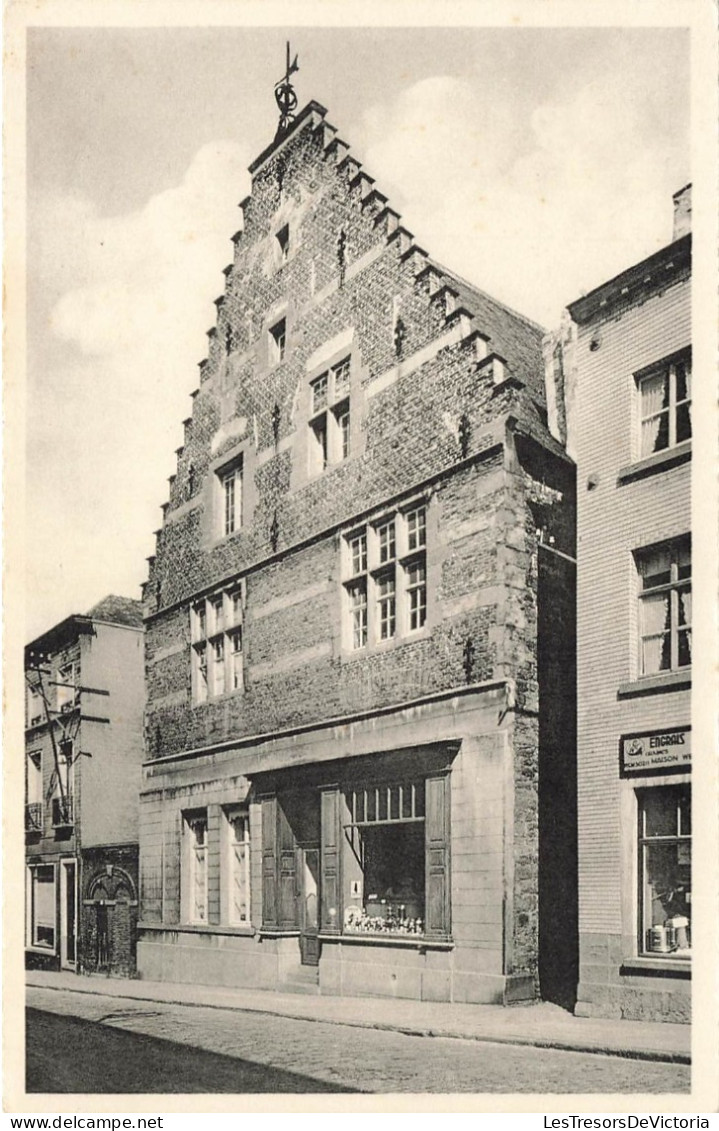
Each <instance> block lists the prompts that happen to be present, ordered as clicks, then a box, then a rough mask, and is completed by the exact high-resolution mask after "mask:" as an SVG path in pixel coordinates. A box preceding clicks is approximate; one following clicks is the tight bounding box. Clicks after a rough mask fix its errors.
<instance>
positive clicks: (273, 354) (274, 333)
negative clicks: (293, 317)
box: [269, 318, 287, 365]
mask: <svg viewBox="0 0 719 1131" xmlns="http://www.w3.org/2000/svg"><path fill="white" fill-rule="evenodd" d="M269 334H270V363H271V364H273V365H277V363H278V362H280V361H284V358H285V353H286V349H287V322H286V319H284V318H281V319H280V321H279V322H276V323H275V325H274V326H271V327H270V331H269Z"/></svg>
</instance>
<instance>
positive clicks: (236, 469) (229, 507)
mask: <svg viewBox="0 0 719 1131" xmlns="http://www.w3.org/2000/svg"><path fill="white" fill-rule="evenodd" d="M217 480H218V486H219V495H220V500H219V502H220V505H219V507H218V512H219V518H220V522H219V534H220V537H226V536H227V535H228V534H234V532H235V531H236V530H239V529H240V527H241V526H242V460H236V461H235V462H234V463H232V464H231V465H230V466H229V467H224V468H222V469H221V470H220V471H218V472H217Z"/></svg>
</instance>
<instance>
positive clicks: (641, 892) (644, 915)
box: [635, 781, 693, 962]
mask: <svg viewBox="0 0 719 1131" xmlns="http://www.w3.org/2000/svg"><path fill="white" fill-rule="evenodd" d="M635 792H636V816H637V822H636V848H635V853H636V861H637V955H638V957H640V958H651V959H658V960H660V961H661V960H669V961H672V962H678V961H685V962H686V961H690V960H691V944H690V945H689V947H688V948H687V949H683V950H681V951H678V950H676V949H675V950H671V949H669V950H661V951H660V950H657V949H652V948H651V947H650V945H649V934H650V931H651V929H652V927H653V926H654V925H653V924H650V923H649V920H650V919H651V918H652V916H651V913H650V908H649V906H648V905H649V902H650V901H649V896H648V878H647V858H648V850H649V849H651V847H652V846H658V845H662V846H665V847H673V846H676V847H677V850H678V848H679V845H685V846H686V845H688V847H689V877H690V878H689V884H690V888H689V891H690V893H691V869H692V863H693V862H692V839H693V831H692V821H691V811H692V788H691V783H690V782H689V781H681V782H667V783H665V784H661V785H659V784H655V785H646V786H640V787H637V789H636V791H635ZM660 792H664V793H673V794H674V795H675V797H676V803H675V813H676V823H675V827H674V828H675V831H674V832H672V833H667V834H663V833H659V834H653V835H648V834H647V831H646V811H647V799H648V797H649V795H650V794H651V795H653V796H654V797H656V796H657V795H658V794H659V793H660ZM683 798H684V799H685V800H688V811H689V832H688V833H685V832H683V831H682V799H683ZM677 855H678V851H677ZM691 906H692V905H691V902H690V903H689V907H691ZM687 918H688V919H689V925H688V928H687V930H688V931H689V932H691V926H692V921H693V915H689V916H687Z"/></svg>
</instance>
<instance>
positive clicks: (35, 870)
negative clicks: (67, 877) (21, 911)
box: [27, 864, 56, 951]
mask: <svg viewBox="0 0 719 1131" xmlns="http://www.w3.org/2000/svg"><path fill="white" fill-rule="evenodd" d="M27 895H28V916H27V923H28V939H27V942H28V945H29V946H32V947H40V948H42V949H43V950H52V951H54V950H55V945H56V934H55V867H54V865H52V864H39V865H36V866H31V867H30V868H28V893H27Z"/></svg>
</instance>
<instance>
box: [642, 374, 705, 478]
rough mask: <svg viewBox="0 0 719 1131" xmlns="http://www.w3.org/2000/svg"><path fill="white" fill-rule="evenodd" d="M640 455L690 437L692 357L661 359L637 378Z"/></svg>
mask: <svg viewBox="0 0 719 1131" xmlns="http://www.w3.org/2000/svg"><path fill="white" fill-rule="evenodd" d="M637 383H638V388H639V406H640V408H639V416H640V456H641V458H645V457H646V456H650V455H653V454H654V453H655V452H662V451H665V450H666V449H667V448H673V447H676V445H677V444H681V443H683V442H684V441H685V440H689V439H691V434H692V416H691V413H692V407H691V397H692V373H691V357H690V355H689V354H685V355H683V356H681V357H679V358H674V359H673V360H671V361H669V362H663V363H662V364H661V365H660V366H657V367H655V368H653V369H652V370H651V371H650V372H648V373H646V374H642V375H640V376H639V377H638V378H637Z"/></svg>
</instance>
